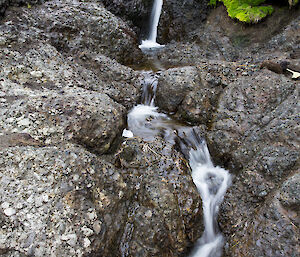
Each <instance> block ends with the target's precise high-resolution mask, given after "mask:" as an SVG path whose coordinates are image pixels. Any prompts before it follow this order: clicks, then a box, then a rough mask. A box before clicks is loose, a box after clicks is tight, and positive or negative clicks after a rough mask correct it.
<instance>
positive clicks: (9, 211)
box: [4, 208, 16, 216]
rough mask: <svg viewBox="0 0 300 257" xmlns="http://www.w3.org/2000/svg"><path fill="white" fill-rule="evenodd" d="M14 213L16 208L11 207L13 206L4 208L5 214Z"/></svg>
mask: <svg viewBox="0 0 300 257" xmlns="http://www.w3.org/2000/svg"><path fill="white" fill-rule="evenodd" d="M15 213H16V210H15V209H13V208H7V209H5V210H4V214H5V215H6V216H12V215H14V214H15Z"/></svg>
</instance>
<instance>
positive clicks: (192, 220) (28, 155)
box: [0, 139, 203, 256]
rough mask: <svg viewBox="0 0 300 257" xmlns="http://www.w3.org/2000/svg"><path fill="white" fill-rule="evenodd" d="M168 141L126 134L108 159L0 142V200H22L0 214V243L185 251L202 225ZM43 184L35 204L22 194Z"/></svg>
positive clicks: (58, 250)
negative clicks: (129, 152)
mask: <svg viewBox="0 0 300 257" xmlns="http://www.w3.org/2000/svg"><path fill="white" fill-rule="evenodd" d="M170 147H171V146H170V145H168V144H165V143H163V142H162V141H161V140H159V139H157V140H156V141H155V142H154V143H145V142H143V141H141V140H139V139H128V140H126V141H125V142H124V143H123V144H122V147H121V148H120V149H119V151H118V154H117V155H111V156H109V155H107V156H106V157H105V159H108V160H110V161H111V162H112V163H115V165H113V164H109V163H108V162H107V161H105V160H103V159H104V157H100V158H99V157H97V156H96V155H94V154H92V153H89V152H88V151H86V150H85V149H83V148H82V147H79V146H74V145H72V144H64V145H62V144H61V145H60V146H59V147H56V146H48V147H36V146H22V147H8V148H2V149H0V154H1V155H0V156H1V158H0V163H1V165H0V171H1V172H0V180H1V181H2V187H1V188H0V193H1V202H2V205H1V207H8V206H12V203H13V202H12V200H13V201H15V202H19V203H22V204H23V208H22V209H19V210H18V212H14V214H11V215H14V217H15V219H11V220H10V219H7V220H5V224H6V226H5V227H3V228H2V231H3V234H1V233H2V232H1V233H0V238H3V236H4V235H5V236H7V237H5V238H6V240H5V241H4V242H3V244H2V243H1V244H2V245H1V248H3V249H4V248H7V249H10V250H9V252H13V250H14V249H18V251H20V253H23V254H29V253H30V251H32V252H33V253H34V254H42V253H40V252H39V249H41V248H42V249H43V255H51V254H53V253H55V255H59V256H69V255H74V254H75V253H76V254H78V255H79V254H81V255H89V256H96V255H98V254H101V255H102V256H119V255H120V253H121V251H123V250H124V251H126V252H128V254H129V255H131V256H138V255H140V254H143V256H150V255H149V254H150V253H151V254H156V255H158V254H159V255H160V256H168V254H169V248H168V247H166V245H169V246H171V247H172V251H173V253H174V254H176V255H179V254H183V253H185V252H186V251H187V249H188V248H189V247H190V246H191V245H192V243H193V242H194V241H195V240H196V239H197V238H198V237H199V236H200V235H201V232H202V231H203V225H202V208H201V199H200V196H199V194H198V192H197V190H196V188H195V185H194V184H193V182H192V178H191V176H190V175H189V170H188V168H187V166H186V164H185V162H184V161H183V159H182V156H181V154H179V153H178V152H176V151H175V150H172V149H171V148H170ZM127 148H131V149H133V151H134V153H135V154H134V156H133V157H132V158H131V160H127V159H124V157H123V153H124V151H125V149H127ZM150 149H151V150H150ZM175 163H177V165H175ZM12 167H14V168H12ZM75 175H78V176H77V178H76V179H74V178H75ZM29 182H30V183H29ZM65 184H67V185H68V189H67V190H64V191H61V187H62V186H64V185H65ZM45 191H46V192H47V194H48V195H49V197H48V201H44V202H43V204H42V205H36V201H35V200H32V201H31V200H30V201H29V198H30V197H31V198H32V199H43V198H44V195H45ZM26 199H28V200H27V201H26ZM8 208H9V209H10V208H11V207H8ZM10 213H12V212H10ZM87 213H95V214H96V215H97V216H95V215H93V218H92V219H91V218H90V216H89V215H86V214H87ZM8 214H9V213H8ZM8 216H9V215H8ZM9 217H10V216H9ZM94 217H97V220H95V219H94ZM162 217H163V218H162ZM15 220H16V221H18V223H15ZM18 224H24V227H23V226H19V225H18ZM78 224H81V225H80V226H78ZM91 228H93V230H92V229H91ZM133 228H135V229H133ZM94 231H95V232H94ZM30 233H33V234H32V235H34V240H32V238H33V237H32V236H31V234H30ZM87 237H88V238H87ZM58 238H60V240H58ZM63 242H66V243H65V244H64V243H63ZM29 246H30V247H29ZM28 247H29V248H28ZM30 249H31V250H30ZM149 251H150V253H148V252H149Z"/></svg>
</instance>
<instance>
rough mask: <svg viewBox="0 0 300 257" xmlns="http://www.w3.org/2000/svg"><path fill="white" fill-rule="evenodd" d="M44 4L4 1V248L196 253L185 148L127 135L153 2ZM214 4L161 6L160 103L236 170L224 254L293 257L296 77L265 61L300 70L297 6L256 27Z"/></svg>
mask: <svg viewBox="0 0 300 257" xmlns="http://www.w3.org/2000/svg"><path fill="white" fill-rule="evenodd" d="M27 3H29V5H27ZM34 3H35V2H31V1H30V2H26V3H24V5H23V3H21V2H19V1H12V2H10V3H9V4H8V1H0V15H2V14H3V13H4V10H6V12H5V15H4V16H2V18H1V21H0V48H1V49H0V50H1V51H0V68H1V69H0V106H1V108H0V183H1V184H0V255H1V256H7V257H8V256H9V257H17V256H185V255H186V254H187V252H188V249H189V248H190V247H192V245H193V243H194V242H195V241H196V239H197V238H199V237H200V236H201V234H202V232H203V224H202V203H201V199H200V196H199V194H198V192H197V190H196V188H195V185H194V184H193V182H192V178H191V176H190V170H189V167H188V165H187V163H186V160H185V158H184V156H183V155H182V154H181V153H179V152H178V151H177V150H176V149H174V147H173V146H172V145H169V144H168V143H165V142H164V141H163V140H162V139H161V138H159V137H157V138H156V139H155V140H154V142H152V143H150V142H144V141H143V140H141V139H139V138H134V139H127V140H124V139H122V138H121V133H122V130H123V128H124V127H126V122H125V117H126V113H127V112H128V110H129V109H130V108H131V107H132V106H133V105H135V104H136V103H137V102H138V101H139V100H140V98H141V90H140V84H141V83H140V81H141V79H142V75H140V72H138V71H134V70H133V69H131V68H130V67H128V66H124V64H133V63H134V64H136V63H138V62H143V61H144V56H143V55H142V53H141V51H140V50H139V48H138V41H139V40H138V38H139V36H140V35H137V34H136V32H137V31H139V29H141V28H142V27H143V26H144V24H145V22H139V21H138V20H137V19H140V18H141V17H144V16H147V15H149V6H150V5H152V1H135V0H133V1H126V2H125V1H101V2H99V3H98V2H94V1H88V2H84V3H83V2H76V1H47V2H46V3H39V5H35V4H34ZM102 3H103V4H104V5H105V6H106V7H107V8H108V9H109V10H111V11H112V12H113V13H115V14H118V15H120V16H122V18H123V20H122V19H120V18H117V17H116V16H115V15H113V14H112V13H111V12H110V11H108V10H107V9H106V8H104V5H103V4H102ZM206 4H207V2H206V1H202V2H201V1H183V2H180V4H179V3H178V1H165V3H164V9H163V13H162V17H161V24H162V25H161V27H160V29H159V40H161V41H160V43H164V42H170V41H171V42H170V43H169V44H168V45H167V46H166V47H165V48H163V49H161V50H159V51H158V52H157V55H156V56H155V61H156V62H157V64H159V65H161V66H159V65H158V66H157V67H158V68H156V69H158V70H159V69H161V67H167V68H170V69H168V70H165V71H160V72H158V73H157V75H158V76H159V87H158V91H157V98H156V102H157V105H158V106H159V107H160V109H161V110H163V111H164V112H167V113H171V114H173V115H174V117H175V118H176V119H179V120H181V121H183V122H186V123H188V124H193V125H196V126H198V127H201V135H202V134H206V138H207V142H208V145H209V148H210V151H211V153H212V156H213V159H214V162H215V163H217V164H218V165H221V166H223V167H225V168H227V169H229V170H230V171H231V173H232V174H233V184H232V186H231V187H230V188H229V190H228V192H227V194H226V196H225V199H224V203H223V204H222V206H221V207H220V215H219V222H220V228H221V230H222V232H223V233H224V235H225V237H226V238H225V239H226V243H225V246H224V256H251V257H252V256H270V257H271V256H272V257H273V256H298V254H299V246H298V241H297V240H298V237H299V229H298V228H299V140H298V138H299V131H298V130H299V105H298V102H299V79H298V80H297V79H292V75H291V74H290V73H289V72H286V71H285V70H284V71H282V73H281V71H280V72H279V73H278V74H277V73H275V72H273V71H274V70H273V71H272V69H269V68H268V67H263V66H261V64H262V63H263V62H264V61H267V62H268V63H269V62H272V63H277V64H278V63H282V62H285V61H287V62H288V63H289V65H290V66H288V67H296V70H297V67H299V65H300V63H299V60H300V59H299V58H298V57H299V56H298V52H299V51H298V50H299V35H300V33H299V29H300V26H299V17H300V16H299V15H298V14H299V8H295V9H294V10H292V11H291V12H290V13H285V11H284V12H281V13H277V14H276V15H274V16H273V17H272V16H271V17H269V18H268V19H267V20H266V21H264V23H262V24H261V25H260V26H259V27H256V28H257V29H255V27H245V26H242V25H240V24H236V23H235V22H234V21H231V20H229V18H228V19H227V17H226V12H225V10H224V8H223V7H218V8H217V9H215V10H213V11H212V12H211V13H210V14H209V15H208V10H209V9H208V7H207V6H206ZM19 5H21V7H19ZM8 6H10V7H8ZM7 7H8V8H7ZM198 8H200V9H201V8H202V9H201V10H203V12H202V13H201V14H199V9H198ZM138 12H140V14H138V15H137V13H138ZM197 13H198V16H197ZM136 15H137V16H136ZM196 16H197V19H195V17H196ZM225 17H226V18H225ZM135 18H136V19H135ZM125 19H126V20H125ZM205 19H206V20H205ZM204 20H205V21H204ZM203 21H204V23H203ZM275 21H276V22H275ZM132 24H133V25H132ZM135 26H137V27H138V28H136V27H135ZM270 27H271V29H269V28H270ZM266 30H269V31H266ZM172 39H174V41H172ZM175 41H178V42H175ZM154 66H155V65H154ZM281 68H282V67H281ZM180 133H181V134H180ZM179 134H180V135H181V136H182V134H184V133H183V132H180V131H179ZM183 152H184V151H183ZM104 154H105V155H104ZM184 154H185V157H186V156H187V155H186V152H184Z"/></svg>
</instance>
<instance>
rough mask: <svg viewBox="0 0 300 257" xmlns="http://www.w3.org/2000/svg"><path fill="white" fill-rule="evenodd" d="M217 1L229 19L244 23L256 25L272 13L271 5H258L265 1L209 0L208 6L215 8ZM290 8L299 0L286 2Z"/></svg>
mask: <svg viewBox="0 0 300 257" xmlns="http://www.w3.org/2000/svg"><path fill="white" fill-rule="evenodd" d="M217 1H219V2H223V4H224V5H225V7H226V8H227V12H228V15H229V17H231V18H233V19H237V20H239V21H242V22H245V23H257V22H259V21H261V20H262V19H263V18H265V17H266V16H268V15H270V14H272V13H273V11H274V9H273V7H272V6H271V5H260V4H262V3H264V2H265V0H210V5H213V6H215V5H216V4H217ZM288 2H289V5H290V6H295V5H296V4H297V3H298V2H299V0H288Z"/></svg>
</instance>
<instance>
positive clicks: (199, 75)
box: [155, 62, 228, 125]
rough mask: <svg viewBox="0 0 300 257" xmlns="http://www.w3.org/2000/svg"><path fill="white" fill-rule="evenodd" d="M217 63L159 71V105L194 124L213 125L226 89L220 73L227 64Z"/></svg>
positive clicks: (157, 98)
mask: <svg viewBox="0 0 300 257" xmlns="http://www.w3.org/2000/svg"><path fill="white" fill-rule="evenodd" d="M215 66H217V67H218V65H215ZM215 66H214V65H209V66H207V64H206V63H204V62H203V64H202V65H199V66H186V67H181V68H172V69H168V70H166V71H162V72H159V73H158V74H159V78H158V88H157V95H156V99H155V100H156V104H157V105H158V106H159V107H160V108H161V109H162V110H164V111H166V112H168V113H172V114H175V116H176V118H178V119H181V120H184V121H186V122H188V123H190V124H198V125H199V124H203V125H209V123H210V122H211V117H212V114H213V112H214V110H215V108H216V106H217V103H218V97H219V95H220V93H221V91H222V89H223V88H222V85H223V84H222V79H221V78H222V76H221V75H220V74H218V73H219V72H221V69H222V68H223V67H222V66H221V65H219V66H220V67H219V69H216V68H215ZM227 75H228V74H227ZM224 81H225V80H224ZM223 83H226V82H223Z"/></svg>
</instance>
